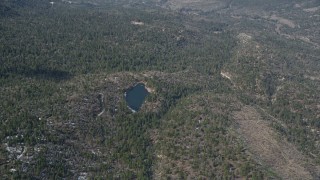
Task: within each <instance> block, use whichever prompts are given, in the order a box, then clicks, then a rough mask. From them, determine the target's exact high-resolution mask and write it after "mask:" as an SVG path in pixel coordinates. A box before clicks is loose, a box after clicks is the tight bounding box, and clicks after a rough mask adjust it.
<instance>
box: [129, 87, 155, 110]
mask: <svg viewBox="0 0 320 180" xmlns="http://www.w3.org/2000/svg"><path fill="white" fill-rule="evenodd" d="M148 94H149V92H148V91H147V89H146V88H145V86H144V84H142V83H138V84H137V85H135V86H134V87H132V88H130V89H128V90H127V91H126V93H125V99H126V101H127V104H128V106H129V108H130V109H131V110H133V111H135V112H136V111H139V109H140V107H141V106H142V104H143V103H144V100H145V98H146V96H147V95H148Z"/></svg>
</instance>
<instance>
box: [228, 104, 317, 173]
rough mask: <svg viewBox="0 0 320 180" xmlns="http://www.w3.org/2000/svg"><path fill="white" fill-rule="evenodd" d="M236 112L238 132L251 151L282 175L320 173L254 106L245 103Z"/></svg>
mask: <svg viewBox="0 0 320 180" xmlns="http://www.w3.org/2000/svg"><path fill="white" fill-rule="evenodd" d="M233 116H234V119H235V120H236V122H237V124H238V125H239V126H238V128H237V132H238V133H239V134H240V135H241V136H242V138H243V139H244V141H245V143H246V144H247V146H248V148H249V151H251V152H252V153H253V154H255V156H256V158H257V159H258V160H259V161H262V163H263V164H266V165H267V166H269V167H271V168H272V169H273V170H274V171H275V172H276V173H277V174H278V175H280V176H281V177H282V178H284V179H313V178H314V176H316V177H317V176H319V172H320V171H319V170H320V167H316V166H315V165H313V164H312V163H311V160H310V159H308V158H307V157H304V155H302V153H301V152H299V151H298V150H297V148H296V147H294V146H293V145H292V144H290V143H289V142H287V141H286V140H284V139H280V138H279V137H277V134H276V133H275V132H274V131H273V130H272V129H271V128H270V127H269V124H268V123H267V122H266V121H264V120H263V119H262V117H261V116H260V114H259V113H258V112H257V111H256V110H255V109H254V108H253V107H250V106H244V107H243V108H242V109H241V110H240V111H237V112H234V114H233ZM310 168H311V170H310Z"/></svg>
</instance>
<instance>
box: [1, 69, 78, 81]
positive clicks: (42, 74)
mask: <svg viewBox="0 0 320 180" xmlns="http://www.w3.org/2000/svg"><path fill="white" fill-rule="evenodd" d="M10 74H11V75H22V76H25V77H30V78H38V79H45V80H53V81H62V80H68V79H70V78H71V77H72V74H70V73H69V72H67V71H62V70H56V69H49V68H46V67H37V68H35V69H33V68H30V67H14V68H8V69H7V70H5V72H0V77H3V78H6V77H8V76H9V75H10Z"/></svg>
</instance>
